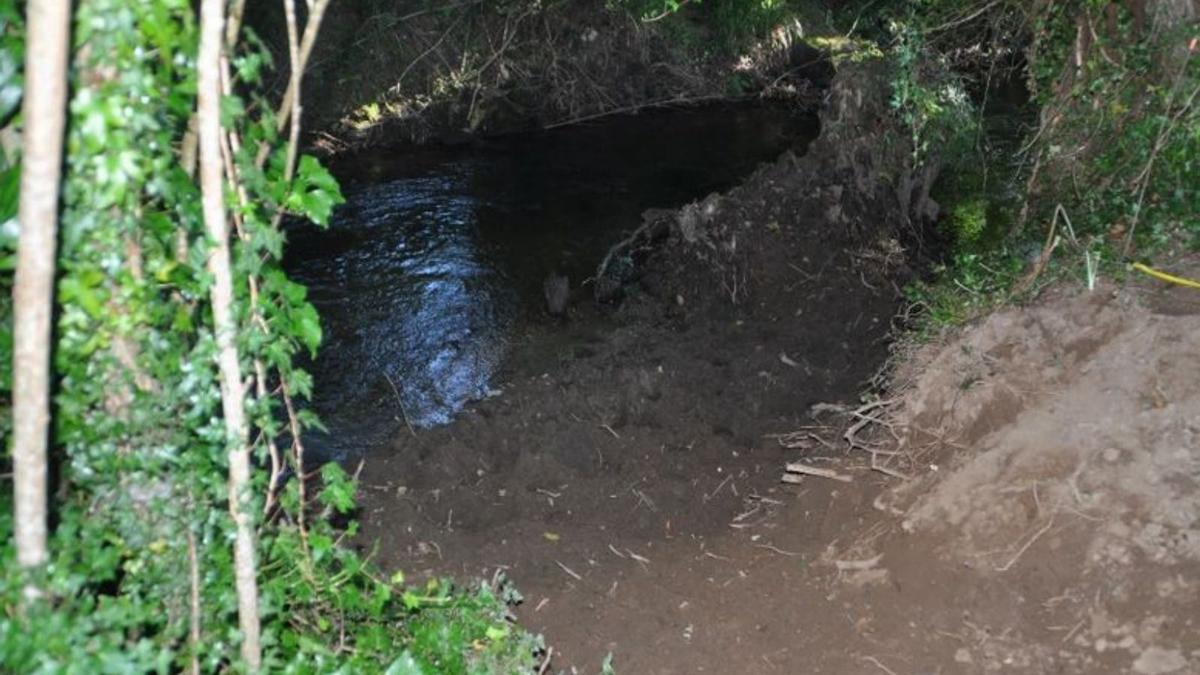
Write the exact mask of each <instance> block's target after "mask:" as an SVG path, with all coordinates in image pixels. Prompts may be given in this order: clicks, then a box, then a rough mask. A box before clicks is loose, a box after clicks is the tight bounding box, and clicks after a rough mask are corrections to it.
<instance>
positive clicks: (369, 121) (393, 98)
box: [247, 0, 832, 154]
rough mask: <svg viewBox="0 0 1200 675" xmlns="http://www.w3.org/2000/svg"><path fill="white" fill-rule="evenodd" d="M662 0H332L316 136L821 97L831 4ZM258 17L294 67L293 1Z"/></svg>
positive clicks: (462, 133) (346, 137) (365, 141)
mask: <svg viewBox="0 0 1200 675" xmlns="http://www.w3.org/2000/svg"><path fill="white" fill-rule="evenodd" d="M652 4H653V3H649V4H645V3H643V4H639V3H636V2H617V3H610V2H602V1H600V0H584V1H582V2H570V3H548V4H543V3H480V2H465V3H457V4H452V5H450V6H447V7H444V8H440V9H434V8H430V7H428V6H426V5H425V4H423V3H420V2H399V3H397V2H378V1H376V0H369V1H364V2H355V3H336V2H335V3H332V4H331V5H330V6H329V8H328V10H327V14H326V20H325V22H324V25H325V27H324V28H323V30H322V35H321V39H320V40H319V41H317V43H316V45H315V49H314V51H313V54H312V57H311V59H310V67H309V69H308V75H307V76H306V80H305V82H306V85H305V86H306V88H307V89H308V90H310V91H321V92H323V95H322V96H320V97H312V98H311V99H310V100H309V101H308V102H307V104H306V106H305V109H304V119H305V122H304V128H305V130H306V134H307V136H308V140H309V144H310V146H311V147H312V148H313V149H314V150H317V151H321V152H324V153H326V154H337V153H344V152H347V151H353V150H358V149H362V148H367V147H374V146H379V145H394V144H397V143H399V142H406V143H411V144H423V143H440V144H447V143H448V144H459V143H469V142H472V141H473V140H475V139H478V138H480V137H485V136H489V135H496V134H505V133H513V132H522V131H530V130H538V129H545V128H554V127H559V126H565V125H569V124H574V123H579V122H587V121H593V120H596V119H600V118H603V117H606V116H609V115H613V114H627V113H636V112H639V111H644V110H650V109H654V108H658V107H664V106H666V107H670V106H674V107H678V106H693V105H699V104H706V103H714V102H721V101H737V100H744V99H747V98H756V97H759V96H768V97H771V98H786V99H789V100H794V101H802V102H804V103H805V104H812V103H814V102H815V101H816V99H817V97H818V96H819V92H820V90H821V89H822V88H823V87H824V86H825V85H826V84H827V83H828V80H829V78H830V77H831V76H832V69H831V68H830V66H829V64H828V63H827V62H826V61H825V59H824V56H823V54H822V53H821V52H820V51H818V50H817V49H814V48H812V47H810V46H808V45H807V44H806V42H805V40H804V39H803V37H804V36H805V35H807V34H810V33H812V31H813V30H814V28H815V27H817V26H820V27H825V25H826V23H827V14H826V12H827V9H826V7H825V5H824V3H821V2H799V3H790V4H779V5H775V4H771V5H761V6H760V5H758V4H755V3H744V4H737V5H733V4H731V5H729V6H728V7H726V8H724V9H723V10H722V9H720V8H716V7H714V8H711V9H710V8H707V6H705V7H701V6H700V5H699V3H697V4H696V5H694V6H689V5H688V4H687V3H683V5H682V6H681V7H680V8H679V9H678V11H674V12H671V11H668V12H666V13H664V14H662V15H661V16H659V12H654V11H650V9H647V8H649V7H650V6H651V5H652ZM643 5H644V6H643ZM730 12H732V14H730ZM655 16H658V19H655ZM247 21H248V23H249V24H250V25H251V26H252V27H254V28H255V29H256V30H257V31H258V32H259V34H261V35H263V36H265V37H266V38H267V39H266V42H267V45H268V46H269V47H270V49H271V51H272V52H273V54H274V55H275V61H276V63H279V64H281V65H286V64H287V62H288V59H287V44H286V41H285V40H284V37H285V36H286V34H287V33H286V30H285V27H284V17H283V15H282V12H280V11H279V9H278V8H277V7H276V6H275V5H269V6H255V5H254V4H253V3H251V6H250V7H249V8H248V18H247ZM282 75H286V68H284V69H283V70H282V71H281V76H282ZM281 83H282V81H281ZM281 86H282V84H281Z"/></svg>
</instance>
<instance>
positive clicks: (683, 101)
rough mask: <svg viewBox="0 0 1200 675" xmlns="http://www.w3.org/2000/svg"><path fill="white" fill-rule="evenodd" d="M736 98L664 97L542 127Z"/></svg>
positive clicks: (562, 125)
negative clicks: (650, 109) (649, 109)
mask: <svg viewBox="0 0 1200 675" xmlns="http://www.w3.org/2000/svg"><path fill="white" fill-rule="evenodd" d="M737 98H742V97H736V96H724V95H721V94H711V95H707V96H692V97H687V98H678V97H676V98H666V99H660V100H658V101H650V102H649V103H638V104H636V105H629V106H625V107H623V108H614V109H612V110H605V111H603V112H598V113H593V114H590V115H582V116H580V117H574V118H572V119H568V120H562V121H559V122H554V123H552V124H547V125H545V126H543V127H542V129H543V130H548V129H557V128H559V127H565V126H570V125H572V124H579V123H580V122H590V121H592V120H597V119H600V118H602V117H610V116H612V115H623V114H625V113H632V112H638V111H640V110H645V109H648V108H667V107H671V106H675V105H689V104H692V103H704V102H706V101H728V100H736V99H737Z"/></svg>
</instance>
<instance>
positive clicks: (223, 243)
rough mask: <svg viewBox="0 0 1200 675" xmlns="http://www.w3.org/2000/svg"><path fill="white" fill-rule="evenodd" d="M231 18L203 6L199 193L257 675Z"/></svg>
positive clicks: (217, 5)
mask: <svg viewBox="0 0 1200 675" xmlns="http://www.w3.org/2000/svg"><path fill="white" fill-rule="evenodd" d="M224 20H225V15H224V3H223V2H222V0H203V1H202V3H201V5H200V53H199V58H198V59H197V75H198V85H197V93H198V104H197V109H196V110H197V112H196V115H197V128H198V136H199V146H200V191H201V199H202V207H203V212H204V224H205V227H206V229H207V230H208V234H209V239H210V240H211V241H210V242H209V243H210V246H211V247H212V250H211V252H210V254H209V258H208V269H209V272H210V273H211V274H212V275H213V285H212V288H211V290H210V295H211V298H212V306H213V330H214V332H215V333H216V342H217V363H218V367H219V370H220V381H221V403H222V411H223V413H224V416H225V429H226V432H227V438H228V443H229V510H230V513H231V515H232V517H233V522H234V525H235V528H236V537H235V539H234V574H235V583H236V586H237V596H238V623H239V627H240V628H241V632H242V645H241V653H242V659H243V660H244V661H245V663H246V667H247V668H248V669H249V670H250V671H251V672H257V671H258V670H259V669H260V667H261V665H262V648H261V645H260V639H259V631H260V625H259V616H258V580H257V578H256V562H255V542H254V527H253V522H252V519H251V517H250V510H249V509H248V508H247V506H246V505H245V504H244V503H243V502H244V500H245V498H246V497H247V496H248V494H249V484H250V447H249V442H248V439H249V434H248V429H247V426H246V411H245V398H246V392H245V388H244V387H245V385H244V384H243V383H242V375H241V364H240V363H239V360H238V351H237V343H236V339H235V338H236V329H237V326H236V324H235V320H234V314H233V303H234V296H233V272H232V269H231V268H232V265H231V263H230V254H229V228H228V224H227V222H226V213H225V195H224V167H223V164H222V157H221V114H220V101H221V47H222V27H223V25H224Z"/></svg>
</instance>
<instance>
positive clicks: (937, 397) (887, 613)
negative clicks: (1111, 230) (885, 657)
mask: <svg viewBox="0 0 1200 675" xmlns="http://www.w3.org/2000/svg"><path fill="white" fill-rule="evenodd" d="M1183 268H1184V269H1188V268H1190V269H1191V270H1192V271H1195V270H1196V269H1197V266H1196V264H1195V261H1194V260H1193V261H1192V262H1191V263H1187V262H1186V261H1184V265H1183ZM1197 329H1200V304H1198V303H1197V301H1196V298H1194V297H1189V292H1188V289H1184V288H1180V287H1174V288H1169V287H1166V286H1165V285H1163V284H1159V283H1157V282H1154V283H1143V282H1141V281H1136V282H1134V283H1130V284H1128V285H1125V286H1122V287H1114V286H1111V285H1102V286H1100V287H1099V288H1098V289H1097V290H1096V291H1094V292H1088V291H1086V290H1085V289H1083V288H1080V287H1078V286H1075V285H1072V284H1068V285H1064V286H1060V287H1058V288H1056V289H1054V290H1052V291H1050V292H1048V293H1047V294H1046V295H1045V296H1044V297H1042V298H1040V299H1038V300H1037V301H1035V302H1034V303H1032V304H1031V305H1030V306H1028V307H1021V308H1010V309H1005V310H1001V311H999V312H997V313H996V314H994V315H992V316H989V317H987V318H986V319H984V320H981V321H980V322H979V323H978V324H977V325H974V326H971V327H969V328H967V329H965V330H963V331H961V332H960V333H959V334H957V335H953V336H949V337H947V338H944V339H943V340H941V341H940V342H939V343H938V344H936V345H930V346H927V347H924V348H922V349H920V350H919V351H917V352H916V353H914V354H912V355H910V356H909V357H907V358H906V359H905V361H904V366H903V368H902V371H901V373H900V374H899V376H898V380H897V386H898V387H899V389H900V391H901V392H902V396H901V397H899V398H898V399H896V400H895V406H896V412H895V414H894V415H892V416H886V417H887V419H888V425H889V426H888V430H883V429H880V430H879V431H880V432H881V433H880V434H879V436H877V437H876V441H877V442H878V443H879V444H878V445H875V446H870V447H878V448H881V449H886V450H887V451H890V452H897V453H900V454H899V455H895V456H891V457H890V459H891V460H893V461H891V462H890V463H889V466H891V467H893V468H895V469H897V470H898V471H902V472H904V473H906V474H909V475H911V476H912V479H911V480H908V481H904V482H901V483H898V484H897V485H896V486H895V487H893V488H891V489H889V490H887V491H885V492H884V493H882V494H880V495H879V496H878V497H877V498H876V499H875V500H874V501H873V504H874V506H875V508H877V509H878V510H879V511H880V513H881V514H882V515H883V519H882V521H881V526H880V528H881V529H879V530H878V532H877V533H876V535H872V534H871V533H870V532H864V533H862V534H860V535H859V536H858V537H857V538H855V539H851V540H848V541H844V542H840V543H838V544H837V546H836V551H833V552H832V554H833V556H834V557H844V558H852V559H868V560H871V561H873V564H872V566H871V568H870V570H869V571H868V570H864V571H854V572H852V573H850V574H847V575H845V579H844V581H845V582H846V583H847V584H848V585H850V586H855V585H857V586H863V587H864V590H854V591H849V592H848V593H847V595H846V598H847V600H848V601H849V602H850V603H851V604H852V605H853V606H855V607H857V608H858V610H857V611H863V612H866V615H867V616H869V617H870V621H871V624H872V637H873V638H874V640H875V641H876V642H877V644H878V645H879V649H880V650H881V651H883V652H884V653H893V654H901V655H905V658H904V659H902V660H897V659H893V660H891V661H888V663H890V664H891V665H893V666H898V665H899V664H901V663H903V664H904V665H905V668H906V669H909V670H910V672H928V671H931V670H933V669H935V668H936V667H937V666H938V665H939V664H944V666H943V667H949V668H950V669H952V670H953V671H954V672H964V673H984V672H998V671H1002V670H1008V671H1010V672H1030V673H1032V672H1061V673H1101V672H1103V673H1128V672H1133V673H1191V672H1195V671H1196V668H1197V667H1198V663H1200V662H1198V660H1197V659H1198V658H1200V651H1198V650H1200V625H1197V623H1196V617H1197V616H1200V591H1198V589H1197V586H1196V583H1195V579H1196V578H1197V574H1198V573H1200V547H1198V546H1197V542H1200V531H1198V530H1197V529H1196V528H1197V523H1198V522H1200V481H1198V480H1197V476H1198V475H1200V474H1198V473H1197V468H1198V467H1200V427H1198V426H1197V420H1200V397H1198V396H1197V392H1198V389H1197V387H1196V382H1197V378H1198V377H1200V360H1198V359H1197V357H1196V354H1198V353H1200V344H1198V343H1197V338H1196V336H1197V335H1198V334H1200V333H1198V332H1197ZM906 380H907V381H906ZM887 431H890V432H891V434H895V436H894V438H893V436H892V435H891V434H889V433H887ZM868 445H869V444H868ZM865 589H873V590H865ZM881 595H882V596H887V597H894V599H895V602H886V603H884V602H880V596H881ZM873 596H874V597H873ZM906 623H907V624H908V625H909V626H911V627H912V628H915V630H912V629H907V628H905V627H904V625H905V624H906Z"/></svg>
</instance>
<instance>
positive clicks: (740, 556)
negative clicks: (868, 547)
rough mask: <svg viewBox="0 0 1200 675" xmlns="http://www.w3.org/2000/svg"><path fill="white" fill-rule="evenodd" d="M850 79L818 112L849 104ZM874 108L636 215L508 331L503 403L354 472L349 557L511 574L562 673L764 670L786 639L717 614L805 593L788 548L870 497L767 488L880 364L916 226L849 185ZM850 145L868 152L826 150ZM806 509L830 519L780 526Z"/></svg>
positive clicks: (483, 407) (874, 191)
mask: <svg viewBox="0 0 1200 675" xmlns="http://www.w3.org/2000/svg"><path fill="white" fill-rule="evenodd" d="M862 82H863V80H861V79H855V80H854V82H853V83H851V84H848V85H846V86H845V87H843V88H842V89H841V90H835V95H834V96H833V98H832V101H834V102H835V104H836V103H837V102H840V101H842V100H843V98H842V97H843V96H848V97H854V98H855V99H861V90H860V89H858V88H857V86H851V85H852V84H854V83H859V84H861V83H862ZM837 92H840V93H837ZM876 103H877V104H878V105H877V106H875V107H869V106H858V107H855V108H854V109H853V110H854V111H855V112H854V114H853V115H852V114H851V109H850V108H846V109H845V110H844V111H843V112H844V113H845V114H843V115H842V116H841V117H839V118H837V119H836V120H833V119H831V124H830V125H829V126H828V130H831V131H828V130H827V131H823V136H824V134H825V133H830V134H832V135H831V136H829V137H828V138H826V139H825V140H824V141H822V140H818V141H817V142H816V143H815V144H814V146H813V147H818V146H820V147H823V148H824V150H822V152H821V154H820V155H814V154H813V153H811V152H810V153H809V154H808V155H804V156H797V155H795V154H792V153H785V155H784V156H782V157H781V158H780V159H778V160H777V161H775V162H773V163H770V164H768V165H765V166H764V167H762V168H761V169H760V170H758V171H757V172H756V173H755V174H754V175H753V176H751V177H750V178H749V179H747V180H746V181H745V182H744V183H743V184H742V185H741V186H739V187H737V188H735V189H733V190H731V191H729V192H727V193H724V194H720V195H712V196H710V197H708V198H706V199H703V200H700V201H698V202H696V203H694V204H691V205H689V206H686V207H684V208H683V209H678V210H672V211H659V210H651V211H650V212H647V213H646V214H644V216H643V224H644V223H651V224H657V226H655V227H649V228H646V230H645V232H646V233H647V234H646V236H645V237H642V238H638V237H635V238H634V239H633V242H632V244H631V245H630V246H629V247H627V248H625V249H623V250H622V251H621V253H620V255H619V256H618V257H624V258H627V259H628V264H627V265H626V270H627V272H626V273H624V274H623V275H622V276H620V277H619V278H617V279H616V280H615V281H614V282H613V283H614V284H616V287H617V292H615V293H613V294H612V295H611V297H610V298H609V299H608V301H606V302H604V303H596V302H594V301H593V300H592V296H593V289H592V288H590V287H585V288H583V289H580V290H577V291H576V292H575V293H574V295H573V296H572V302H571V304H570V307H569V310H568V318H567V320H566V321H559V320H558V319H555V318H551V317H549V316H545V317H543V318H541V319H539V320H537V321H534V322H530V323H529V324H528V325H527V326H525V327H524V329H523V330H522V331H521V332H519V333H518V334H517V335H516V337H515V338H514V341H513V345H512V352H511V355H510V357H509V358H508V359H507V361H506V362H505V364H504V366H503V368H502V369H501V371H500V376H499V377H498V378H497V379H496V395H494V396H492V397H490V398H488V399H486V400H484V401H481V402H478V403H476V404H474V405H472V406H469V407H468V409H467V410H466V411H465V412H464V413H462V414H461V415H460V416H459V417H458V418H457V419H456V420H455V422H454V423H452V424H450V425H448V426H445V427H440V428H436V429H430V430H419V431H414V432H411V433H410V432H407V431H402V432H401V433H399V434H397V435H396V437H395V438H394V440H393V441H392V442H390V443H389V444H388V446H387V447H386V448H381V449H379V450H378V451H376V452H373V453H371V454H370V455H369V456H368V457H367V459H366V461H365V464H364V466H363V467H362V471H361V478H362V483H363V486H364V490H363V500H362V523H363V527H362V531H361V534H360V536H359V538H358V541H359V543H360V545H362V546H364V547H365V546H369V545H371V544H372V543H374V544H375V545H376V546H377V548H376V549H375V550H376V560H377V561H378V562H379V563H380V564H382V565H383V566H384V567H385V568H386V569H389V570H390V569H402V570H405V571H407V572H409V573H414V572H415V573H418V574H427V575H442V574H450V575H454V576H458V577H460V578H466V577H471V576H476V575H480V574H484V575H489V576H490V575H491V574H493V573H495V571H496V570H497V569H499V570H502V571H504V572H505V573H506V574H508V575H509V576H510V577H511V578H513V579H514V580H515V581H516V583H517V584H518V586H519V587H520V588H522V590H523V591H524V592H525V593H526V596H527V602H526V604H525V607H524V609H523V612H522V619H523V621H524V623H525V624H526V625H528V626H530V627H532V628H535V629H538V630H542V631H544V632H545V633H546V637H547V640H548V643H549V644H553V645H555V648H556V654H558V655H559V656H558V659H557V660H556V661H555V665H556V667H562V668H566V667H569V666H571V665H576V666H579V667H581V668H586V669H594V667H595V664H598V663H599V661H600V659H601V658H603V656H604V655H605V653H607V652H608V651H613V652H615V653H617V655H618V664H619V665H620V667H621V669H622V670H623V671H625V672H639V673H657V672H695V671H696V670H697V668H698V667H699V664H702V663H707V664H708V666H707V667H708V668H710V669H712V670H713V671H714V672H755V670H754V668H751V669H749V670H745V668H744V667H745V661H744V658H745V652H743V650H744V649H749V650H752V651H751V653H754V650H759V651H761V650H764V649H767V648H768V647H770V648H772V649H775V650H778V649H779V648H780V645H782V644H784V643H783V642H782V640H784V639H785V638H783V637H782V636H783V635H784V633H786V632H787V631H790V630H791V629H790V628H788V629H783V628H782V627H783V626H785V625H786V622H783V621H782V620H781V622H778V623H777V622H776V620H775V619H771V620H770V621H769V623H772V624H773V625H775V626H776V628H775V629H773V630H770V631H762V630H760V629H759V628H756V627H755V626H756V625H757V624H760V623H763V621H766V618H767V617H762V620H763V621H760V620H759V618H757V617H756V616H754V612H747V611H744V610H745V609H746V608H742V609H739V610H737V611H734V610H733V609H732V607H731V606H730V605H728V604H727V603H730V602H735V597H736V596H737V595H738V594H749V595H748V596H745V597H756V598H758V599H759V601H765V600H766V599H767V598H771V602H770V604H771V605H775V604H777V603H778V602H782V601H783V600H782V598H781V596H779V588H778V583H779V578H778V576H777V574H776V572H772V573H771V575H770V576H764V577H762V578H757V579H754V578H753V577H752V576H751V574H750V571H749V570H750V569H752V568H754V567H757V566H760V565H768V566H769V565H772V564H775V563H777V562H779V561H788V562H789V563H790V567H789V568H788V571H786V572H785V576H786V577H787V579H789V580H788V581H787V582H786V583H787V584H788V585H789V586H788V587H789V589H791V586H797V587H800V586H803V587H807V585H808V584H809V583H810V580H808V579H807V577H806V575H805V574H804V572H803V571H804V566H805V565H807V564H808V562H810V561H811V560H813V559H814V556H811V555H809V554H807V553H805V554H800V553H795V554H794V555H793V553H794V552H793V551H792V548H794V547H796V546H799V543H798V541H797V537H799V538H800V539H802V540H803V541H810V540H811V541H816V540H817V539H813V538H814V537H817V538H820V537H825V536H829V534H830V533H831V532H835V531H840V530H841V529H842V528H844V527H847V526H850V525H852V524H853V523H854V522H855V521H854V516H853V515H852V514H853V513H854V512H855V511H856V510H857V509H858V508H859V507H860V506H861V505H860V504H859V503H858V502H857V501H855V502H851V503H847V504H837V505H835V504H834V503H833V502H832V501H830V498H831V494H830V492H829V491H828V490H827V489H826V487H827V486H825V485H816V486H813V487H814V488H816V489H809V488H803V489H800V490H796V489H793V488H787V487H783V486H781V484H780V483H779V475H780V467H781V466H782V464H783V463H784V461H785V460H786V459H788V458H791V457H794V450H791V449H788V448H785V447H784V445H783V444H781V443H780V442H779V440H778V438H777V435H778V434H784V433H789V432H793V431H795V430H797V429H800V428H806V427H810V426H813V425H817V426H822V427H823V426H824V425H825V423H823V422H814V421H813V419H812V417H811V415H812V412H813V410H814V406H816V408H815V409H817V410H823V409H828V408H829V407H830V406H833V407H835V408H836V407H838V406H850V407H853V406H855V405H856V404H857V402H858V397H859V395H860V392H861V391H863V390H864V388H866V387H868V386H869V382H870V381H871V379H872V378H873V376H874V375H875V374H876V373H877V372H878V371H879V369H880V367H881V366H882V364H883V362H884V359H885V358H886V356H887V353H888V352H887V341H888V335H889V331H890V321H891V317H892V316H893V315H894V314H895V313H896V311H897V308H898V307H899V305H900V302H901V297H900V293H899V290H898V288H899V287H900V286H901V285H902V284H903V283H904V281H905V279H906V278H907V275H908V274H909V271H908V267H907V264H906V259H905V256H904V255H903V253H902V251H901V249H900V248H899V246H898V245H897V244H896V241H897V239H896V237H897V236H898V235H897V232H898V231H899V227H900V226H901V225H903V224H907V223H909V222H910V221H909V219H908V218H907V217H906V216H905V215H904V213H905V212H898V211H897V210H896V209H897V207H896V206H895V205H896V204H898V203H900V201H899V198H898V197H897V192H896V191H895V190H892V189H891V188H887V190H883V188H881V187H880V185H879V184H878V183H879V181H880V179H879V178H878V177H870V176H867V175H865V174H864V175H861V176H859V178H860V179H861V181H862V184H863V186H864V190H865V191H864V192H860V191H859V188H858V187H857V186H856V185H854V181H855V174H854V168H855V167H856V166H857V165H856V164H854V163H853V162H852V161H851V160H848V159H847V155H846V154H845V151H846V149H848V148H852V149H855V151H856V152H857V151H858V150H866V149H868V144H869V143H870V140H869V138H870V137H869V135H868V134H867V133H865V132H864V130H873V129H881V128H880V127H879V122H881V121H883V120H884V116H885V115H886V112H885V107H884V104H883V103H882V101H881V100H877V101H876ZM830 110H841V108H838V107H832V108H830ZM863 111H866V112H865V113H863ZM860 113H863V114H866V115H867V117H866V118H859V117H858V115H859V114H860ZM872 116H874V117H872ZM851 130H853V133H859V134H863V138H861V139H859V138H856V140H855V141H854V142H853V143H850V142H846V143H835V142H834V141H832V140H831V139H832V138H835V137H838V136H839V135H840V136H843V137H845V136H848V135H849V134H851V133H852V131H851ZM880 216H890V217H880ZM638 225H639V224H638V223H630V224H629V228H630V230H634V229H636V228H637V227H638ZM814 433H817V436H816V437H820V438H822V439H824V438H826V437H828V438H829V439H834V438H835V436H834V435H832V434H831V433H830V432H829V430H828V429H826V428H822V429H819V430H815V431H814ZM823 442H827V443H830V444H831V445H830V448H831V449H833V448H836V446H834V445H833V443H834V441H833V440H825V441H823ZM838 454H840V450H837V449H833V450H831V454H830V456H829V457H826V458H825V459H824V460H823V461H829V460H831V459H833V457H834V456H835V455H838ZM818 461H822V460H818ZM797 504H804V505H806V506H805V508H806V509H807V512H808V514H809V515H808V516H805V517H806V518H809V517H813V518H817V517H818V516H814V515H813V514H816V513H820V514H822V515H820V516H819V519H820V520H821V522H822V523H823V525H822V526H821V527H819V528H816V529H812V530H809V531H804V532H802V531H798V530H796V529H795V528H794V527H793V526H789V525H787V523H788V522H789V521H788V520H787V519H786V518H785V516H784V514H786V513H792V512H793V511H794V509H795V508H797ZM793 558H794V559H793ZM747 566H748V567H747ZM787 575H790V576H787ZM791 590H796V589H791ZM796 592H799V591H798V590H796ZM705 594H710V595H711V596H712V599H713V600H714V601H719V602H720V603H722V604H723V606H724V607H725V609H722V610H719V611H718V610H716V609H715V608H714V607H713V605H712V603H711V602H706V601H705V599H704V596H705ZM690 607H695V608H696V609H695V610H689V608H690ZM697 612H698V613H697ZM691 614H695V619H694V620H688V619H687V616H689V615H691ZM788 620H790V619H788ZM735 624H736V625H737V626H738V627H737V629H736V630H734V629H730V627H729V626H730V625H735ZM780 630H784V633H780V632H779V631H780ZM755 658H756V657H755ZM755 667H757V666H755Z"/></svg>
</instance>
